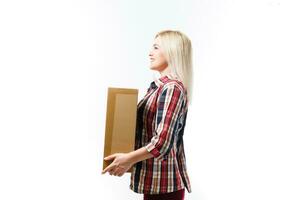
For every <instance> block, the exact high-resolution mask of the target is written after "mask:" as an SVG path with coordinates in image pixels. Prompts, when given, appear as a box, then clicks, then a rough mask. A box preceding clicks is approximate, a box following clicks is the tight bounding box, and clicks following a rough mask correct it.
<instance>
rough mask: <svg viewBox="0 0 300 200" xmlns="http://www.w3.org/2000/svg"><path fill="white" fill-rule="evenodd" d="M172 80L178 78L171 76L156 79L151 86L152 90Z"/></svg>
mask: <svg viewBox="0 0 300 200" xmlns="http://www.w3.org/2000/svg"><path fill="white" fill-rule="evenodd" d="M170 79H177V78H176V77H174V76H172V75H170V74H167V75H163V76H161V77H159V78H157V79H155V80H154V81H152V82H151V84H150V88H152V89H155V88H157V87H159V86H161V85H163V84H164V83H165V82H167V81H168V80H170Z"/></svg>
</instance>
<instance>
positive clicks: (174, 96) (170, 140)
mask: <svg viewBox="0 0 300 200" xmlns="http://www.w3.org/2000/svg"><path fill="white" fill-rule="evenodd" d="M183 101H184V93H183V92H182V91H181V90H180V88H179V87H178V86H177V85H176V84H174V83H168V84H166V85H165V86H163V88H162V91H161V93H160V94H159V96H158V101H157V110H156V119H155V120H156V121H155V123H156V124H155V127H156V128H155V130H154V131H155V133H154V134H153V135H154V136H153V137H152V138H151V141H150V143H149V144H147V145H146V146H145V147H146V149H147V151H148V152H150V153H151V154H152V155H153V156H154V158H156V159H158V160H162V159H163V158H164V157H165V156H167V155H168V153H169V152H170V150H171V148H172V147H173V145H174V142H175V139H176V134H177V130H176V129H177V126H178V123H179V121H180V120H179V117H180V113H181V108H182V105H183V104H182V103H183Z"/></svg>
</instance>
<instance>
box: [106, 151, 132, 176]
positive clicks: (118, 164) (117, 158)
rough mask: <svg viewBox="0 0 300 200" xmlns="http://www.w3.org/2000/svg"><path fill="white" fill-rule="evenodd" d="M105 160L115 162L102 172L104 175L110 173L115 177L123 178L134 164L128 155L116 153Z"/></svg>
mask: <svg viewBox="0 0 300 200" xmlns="http://www.w3.org/2000/svg"><path fill="white" fill-rule="evenodd" d="M104 160H113V162H112V163H111V164H110V165H109V166H107V167H106V168H105V169H104V170H103V171H102V174H105V173H106V172H109V174H110V175H114V176H123V174H124V173H125V172H127V171H128V169H130V168H131V166H132V165H133V164H134V163H133V162H132V161H131V159H130V156H129V154H128V153H115V154H112V155H110V156H107V157H105V158H104Z"/></svg>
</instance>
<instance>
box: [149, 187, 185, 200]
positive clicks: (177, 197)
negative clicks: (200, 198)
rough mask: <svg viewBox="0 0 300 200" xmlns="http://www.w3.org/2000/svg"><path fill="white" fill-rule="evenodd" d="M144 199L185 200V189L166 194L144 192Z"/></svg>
mask: <svg viewBox="0 0 300 200" xmlns="http://www.w3.org/2000/svg"><path fill="white" fill-rule="evenodd" d="M144 200H184V189H182V190H178V191H175V192H171V193H164V194H144Z"/></svg>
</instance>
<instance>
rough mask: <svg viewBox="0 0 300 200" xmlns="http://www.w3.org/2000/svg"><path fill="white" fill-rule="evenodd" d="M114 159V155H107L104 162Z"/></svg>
mask: <svg viewBox="0 0 300 200" xmlns="http://www.w3.org/2000/svg"><path fill="white" fill-rule="evenodd" d="M115 157H116V154H112V155H109V156H107V157H105V158H104V160H112V159H114V158H115Z"/></svg>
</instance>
